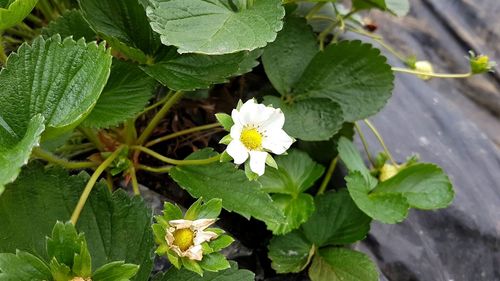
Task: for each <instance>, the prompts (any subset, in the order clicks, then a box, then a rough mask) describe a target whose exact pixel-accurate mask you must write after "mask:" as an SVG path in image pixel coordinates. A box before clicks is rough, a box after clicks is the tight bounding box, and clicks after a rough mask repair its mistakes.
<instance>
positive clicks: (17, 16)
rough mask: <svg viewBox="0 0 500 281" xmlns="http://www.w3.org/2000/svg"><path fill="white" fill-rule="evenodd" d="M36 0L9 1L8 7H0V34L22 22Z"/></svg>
mask: <svg viewBox="0 0 500 281" xmlns="http://www.w3.org/2000/svg"><path fill="white" fill-rule="evenodd" d="M37 2H38V0H15V1H9V2H8V3H10V5H9V7H7V8H3V7H0V33H1V32H2V31H4V30H6V29H8V28H11V27H13V26H14V25H16V24H18V23H20V22H21V21H23V20H24V18H25V17H26V16H28V15H29V13H30V12H31V10H33V8H34V7H35V5H36V3H37Z"/></svg>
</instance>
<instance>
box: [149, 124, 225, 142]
mask: <svg viewBox="0 0 500 281" xmlns="http://www.w3.org/2000/svg"><path fill="white" fill-rule="evenodd" d="M220 126H221V125H220V124H219V123H213V124H208V125H203V126H197V127H193V128H189V129H185V130H182V131H178V132H175V133H172V134H169V135H166V136H163V137H161V138H157V139H155V140H152V141H149V142H148V143H146V144H145V145H144V146H145V147H150V146H153V145H155V144H158V143H161V142H164V141H167V140H170V139H174V138H177V137H180V136H183V135H187V134H191V133H195V132H199V131H204V130H209V129H213V128H217V127H220Z"/></svg>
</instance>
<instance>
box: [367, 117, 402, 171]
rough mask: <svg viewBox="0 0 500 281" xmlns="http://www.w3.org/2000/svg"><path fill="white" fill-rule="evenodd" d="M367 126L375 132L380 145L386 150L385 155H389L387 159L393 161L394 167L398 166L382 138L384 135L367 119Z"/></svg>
mask: <svg viewBox="0 0 500 281" xmlns="http://www.w3.org/2000/svg"><path fill="white" fill-rule="evenodd" d="M364 121H365V124H366V125H367V126H368V128H370V130H371V131H372V132H373V134H374V135H375V137H376V138H377V139H378V141H379V143H380V145H382V147H383V148H384V151H385V153H386V154H387V157H389V160H391V162H392V164H393V165H394V166H396V167H397V166H398V163H397V162H396V161H395V160H394V157H392V154H391V152H390V151H389V148H387V145H385V142H384V139H383V138H382V135H381V134H380V133H379V132H378V130H377V128H375V126H374V125H373V124H372V122H370V120H368V119H365V120H364Z"/></svg>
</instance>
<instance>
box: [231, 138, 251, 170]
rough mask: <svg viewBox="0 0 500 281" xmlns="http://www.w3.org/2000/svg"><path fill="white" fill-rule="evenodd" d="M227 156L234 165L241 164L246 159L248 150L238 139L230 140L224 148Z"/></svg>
mask: <svg viewBox="0 0 500 281" xmlns="http://www.w3.org/2000/svg"><path fill="white" fill-rule="evenodd" d="M226 151H227V154H229V155H230V156H231V157H233V159H234V163H235V164H238V165H239V164H242V163H243V162H245V161H246V160H247V158H248V149H247V148H246V147H245V146H244V145H243V144H242V143H241V141H240V140H239V139H237V140H232V141H231V142H230V143H229V145H228V146H227V148H226Z"/></svg>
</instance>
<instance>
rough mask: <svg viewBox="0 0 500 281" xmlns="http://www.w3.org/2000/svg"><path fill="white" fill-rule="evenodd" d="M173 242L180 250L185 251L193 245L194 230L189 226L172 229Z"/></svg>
mask: <svg viewBox="0 0 500 281" xmlns="http://www.w3.org/2000/svg"><path fill="white" fill-rule="evenodd" d="M173 235H174V242H173V244H174V245H176V246H178V247H179V249H181V251H186V250H187V249H189V247H191V246H193V245H194V241H193V239H194V232H193V231H192V230H191V229H189V228H183V229H178V230H176V231H174V234H173Z"/></svg>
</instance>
